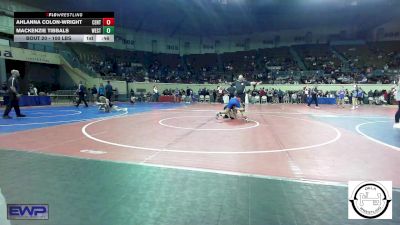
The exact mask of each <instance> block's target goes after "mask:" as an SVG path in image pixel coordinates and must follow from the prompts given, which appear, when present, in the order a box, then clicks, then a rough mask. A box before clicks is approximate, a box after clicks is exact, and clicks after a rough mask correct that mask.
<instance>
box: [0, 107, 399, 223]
mask: <svg viewBox="0 0 400 225" xmlns="http://www.w3.org/2000/svg"><path fill="white" fill-rule="evenodd" d="M120 106H122V107H128V112H124V111H120V112H113V113H109V114H106V113H102V112H99V111H98V110H97V108H96V107H93V106H92V107H89V108H75V107H73V106H63V107H39V108H24V109H23V113H24V114H26V115H27V116H28V117H27V118H20V119H12V120H1V121H0V149H3V150H0V174H1V175H0V189H1V193H0V197H3V198H4V199H5V201H6V202H7V203H46V204H49V212H50V216H49V217H50V219H49V220H48V221H40V223H39V222H35V221H30V222H29V224H49V225H50V224H51V225H53V224H54V225H55V224H57V225H58V224H60V225H64V224H65V225H78V224H88V225H90V224H93V225H101V224H104V225H106V224H107V225H119V224H121V225H127V224H141V225H142V224H174V225H178V224H188V225H195V224H202V225H203V224H227V225H232V224H238V225H239V224H240V225H241V224H260V225H261V224H283V225H291V224H294V225H295V224H297V225H300V224H316V225H317V224H318V225H325V224H399V223H400V191H399V188H400V175H399V174H400V167H399V163H400V131H399V130H394V129H393V128H392V125H393V115H394V113H395V110H396V109H395V108H394V107H385V106H361V108H360V109H358V110H355V111H352V110H350V109H349V108H346V109H339V108H337V107H336V106H331V105H322V106H321V108H320V109H314V108H307V107H305V106H304V105H251V106H250V107H248V109H249V112H248V116H249V118H250V121H249V122H248V123H246V122H244V121H242V120H223V119H219V120H216V119H215V113H216V112H217V111H219V110H221V109H222V105H216V104H192V105H187V104H161V103H160V104H155V103H148V104H136V105H133V106H132V105H120ZM13 116H14V115H13ZM348 180H391V181H393V186H394V191H393V220H368V221H366V220H348V219H347V187H346V185H347V181H348ZM1 195H2V196H1ZM0 199H1V198H0ZM0 215H1V214H0ZM11 224H28V223H26V221H22V222H21V221H12V223H11Z"/></svg>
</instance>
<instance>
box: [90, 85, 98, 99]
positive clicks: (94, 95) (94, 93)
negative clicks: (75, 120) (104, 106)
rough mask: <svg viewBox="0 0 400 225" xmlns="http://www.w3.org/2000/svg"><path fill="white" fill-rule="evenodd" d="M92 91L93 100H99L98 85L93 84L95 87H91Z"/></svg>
mask: <svg viewBox="0 0 400 225" xmlns="http://www.w3.org/2000/svg"><path fill="white" fill-rule="evenodd" d="M91 92H92V96H93V102H96V101H97V88H96V85H93V87H92V89H91Z"/></svg>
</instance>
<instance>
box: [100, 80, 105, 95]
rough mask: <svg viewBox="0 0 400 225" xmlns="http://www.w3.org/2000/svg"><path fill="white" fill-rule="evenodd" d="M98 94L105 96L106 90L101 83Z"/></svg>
mask: <svg viewBox="0 0 400 225" xmlns="http://www.w3.org/2000/svg"><path fill="white" fill-rule="evenodd" d="M98 93H99V96H104V95H105V93H106V89H105V88H104V86H103V83H100V86H99V92H98Z"/></svg>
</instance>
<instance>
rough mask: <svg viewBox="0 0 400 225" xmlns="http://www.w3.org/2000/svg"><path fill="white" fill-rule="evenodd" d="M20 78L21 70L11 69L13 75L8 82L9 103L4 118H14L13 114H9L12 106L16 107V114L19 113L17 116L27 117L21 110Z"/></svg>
mask: <svg viewBox="0 0 400 225" xmlns="http://www.w3.org/2000/svg"><path fill="white" fill-rule="evenodd" d="M18 78H19V71H18V70H11V77H10V78H9V79H8V82H7V87H8V89H7V94H8V103H7V107H6V110H5V111H4V114H3V119H11V118H12V117H11V116H9V115H8V114H9V113H10V111H11V109H12V108H14V110H15V114H17V117H25V115H23V114H21V111H20V110H19V99H18V96H19V94H18V90H19V82H18Z"/></svg>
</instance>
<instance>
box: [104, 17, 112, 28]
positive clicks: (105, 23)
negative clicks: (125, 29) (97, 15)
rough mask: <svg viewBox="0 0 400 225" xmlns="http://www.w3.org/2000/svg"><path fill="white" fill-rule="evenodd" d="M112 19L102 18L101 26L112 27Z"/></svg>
mask: <svg viewBox="0 0 400 225" xmlns="http://www.w3.org/2000/svg"><path fill="white" fill-rule="evenodd" d="M114 23H115V21H114V18H103V26H114Z"/></svg>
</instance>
